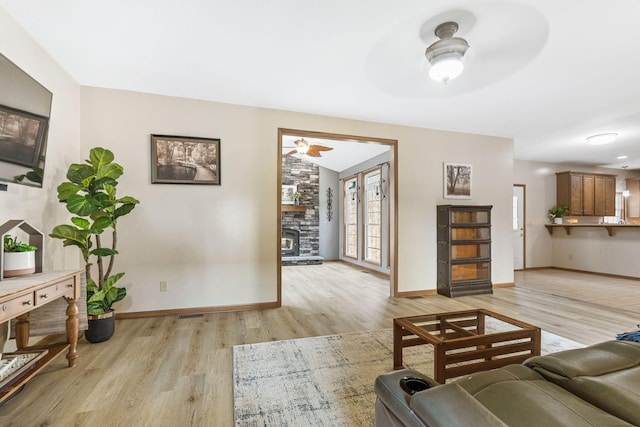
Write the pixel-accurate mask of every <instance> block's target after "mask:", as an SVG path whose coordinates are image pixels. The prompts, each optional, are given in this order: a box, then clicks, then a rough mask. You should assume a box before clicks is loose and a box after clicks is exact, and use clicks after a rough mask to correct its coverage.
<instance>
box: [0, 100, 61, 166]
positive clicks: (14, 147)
mask: <svg viewBox="0 0 640 427" xmlns="http://www.w3.org/2000/svg"><path fill="white" fill-rule="evenodd" d="M48 124H49V119H47V118H46V117H43V116H38V115H36V114H31V113H28V112H26V111H22V110H16V109H15V108H11V107H7V106H4V105H0V160H3V161H5V162H9V163H13V164H16V165H22V166H28V167H30V168H36V167H38V163H39V162H40V155H41V154H42V147H43V141H44V139H45V137H46V135H47V127H48Z"/></svg>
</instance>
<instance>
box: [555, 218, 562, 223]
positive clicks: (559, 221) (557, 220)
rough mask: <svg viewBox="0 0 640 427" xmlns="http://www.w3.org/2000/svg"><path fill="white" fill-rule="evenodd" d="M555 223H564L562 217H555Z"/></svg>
mask: <svg viewBox="0 0 640 427" xmlns="http://www.w3.org/2000/svg"><path fill="white" fill-rule="evenodd" d="M553 223H554V224H562V218H553Z"/></svg>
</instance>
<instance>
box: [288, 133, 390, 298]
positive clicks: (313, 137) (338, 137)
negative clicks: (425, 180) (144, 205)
mask: <svg viewBox="0 0 640 427" xmlns="http://www.w3.org/2000/svg"><path fill="white" fill-rule="evenodd" d="M300 140H303V141H302V142H300ZM397 143H398V141H397V140H393V139H384V138H371V137H362V136H354V135H344V134H332V133H325V132H314V131H305V130H297V129H283V128H279V129H278V173H277V176H278V183H277V197H278V203H277V206H278V212H277V218H278V223H277V230H278V231H277V233H276V236H277V242H276V243H277V245H278V249H277V250H278V252H277V254H278V255H277V260H278V261H277V262H278V266H277V281H278V283H277V293H278V295H277V303H278V305H281V304H282V268H283V242H284V240H283V239H285V237H287V236H285V235H284V234H283V226H286V228H296V224H295V221H292V219H291V218H292V217H295V216H298V217H301V223H302V224H304V225H305V226H306V225H308V224H309V221H308V219H309V216H308V215H307V212H309V211H311V213H312V214H314V215H318V217H319V220H315V221H318V222H320V221H323V222H324V223H325V224H326V223H327V222H328V221H333V225H335V224H340V225H342V226H343V225H344V224H343V223H342V220H343V212H342V208H343V206H344V202H343V200H342V199H341V198H342V197H343V188H342V184H343V183H344V181H345V180H344V179H343V178H340V179H339V180H337V181H335V182H337V183H339V184H338V185H335V183H334V185H331V186H329V187H327V186H320V185H318V186H317V187H318V190H314V191H316V194H314V195H313V197H315V199H314V200H316V202H315V203H317V200H318V197H320V198H322V202H321V203H320V206H319V207H317V208H316V206H315V205H314V206H313V207H312V208H311V209H310V206H308V205H309V202H307V200H309V199H308V197H309V194H308V191H307V189H308V186H303V185H302V184H301V186H300V188H298V186H297V184H295V183H294V182H290V181H291V180H290V179H289V178H287V179H286V180H285V181H287V182H284V181H283V173H284V169H285V166H286V168H287V169H288V168H289V166H288V164H286V165H285V166H283V164H285V161H283V159H285V160H286V159H287V158H288V157H289V156H291V157H296V158H298V159H301V160H302V161H303V162H304V161H306V162H309V163H314V164H316V165H321V164H323V163H322V160H321V159H324V158H327V159H330V158H331V157H329V155H330V154H331V155H332V156H334V157H333V159H334V160H335V159H337V156H341V160H342V161H346V162H349V161H350V162H351V163H354V161H355V160H354V157H355V155H354V153H355V151H349V150H351V149H352V148H354V147H355V148H362V149H363V151H367V150H366V149H368V151H369V152H368V153H365V154H364V155H365V156H367V155H372V156H373V157H372V158H373V160H372V161H375V159H376V157H375V154H370V152H373V153H375V152H376V149H377V152H378V153H380V152H382V151H384V152H388V161H385V162H384V164H383V165H376V168H377V169H376V170H378V169H380V170H381V171H382V170H383V171H384V175H383V174H382V173H380V174H377V175H376V174H375V173H373V174H372V173H371V171H370V170H367V171H365V172H364V173H363V174H362V175H363V176H364V177H365V180H366V178H368V184H367V183H366V182H365V185H366V186H367V188H368V189H369V194H370V195H369V196H368V197H369V198H371V199H372V200H373V199H375V198H376V197H377V198H380V195H381V194H383V196H384V198H386V199H387V201H388V203H387V205H388V208H387V209H385V218H384V222H385V224H383V226H384V229H385V230H388V231H385V233H386V235H385V239H384V242H385V243H384V246H385V247H384V251H382V250H380V252H381V253H382V252H384V256H382V255H380V256H378V258H380V261H379V264H382V265H384V267H385V268H388V272H389V295H390V296H397V293H398V283H397V263H398V261H397V255H396V253H397V235H398V233H397V228H398V225H397V217H398V215H397V182H398V179H397ZM299 146H300V147H303V150H301V151H302V152H296V147H299ZM292 147H293V149H292ZM308 147H309V148H308ZM307 148H308V149H309V150H314V151H313V152H306V151H305V150H307ZM334 148H335V149H334ZM347 151H349V154H346V152H347ZM315 154H320V156H316V155H315ZM298 162H300V161H298ZM363 163H364V162H363ZM344 167H345V164H340V165H339V166H335V167H334V169H333V170H337V169H341V168H344ZM320 169H322V167H320ZM370 169H371V168H370ZM316 170H317V169H316ZM345 170H348V167H347V169H345ZM287 172H288V173H290V172H289V171H287ZM320 172H322V170H321V171H320ZM295 173H296V174H297V173H299V172H298V171H296V172H295ZM316 174H318V175H321V173H317V172H315V171H312V172H310V176H312V179H316ZM336 176H337V174H336ZM376 179H377V180H378V181H377V184H378V185H377V186H376V182H374V181H375V180H376ZM296 182H304V184H305V185H306V183H307V181H304V180H299V179H298V180H297V181H296ZM365 185H363V186H362V188H363V189H364V187H365ZM320 187H323V188H320ZM301 189H302V190H303V191H299V190H301ZM376 192H377V193H376ZM385 193H386V194H385ZM361 194H365V193H364V190H363V193H361ZM376 200H377V199H376ZM360 202H362V200H360ZM369 206H370V207H369V211H368V212H369V217H368V218H373V217H374V215H373V213H374V212H373V207H372V206H373V204H369ZM316 210H317V211H319V212H315V211H316ZM283 213H284V214H285V215H283ZM285 216H286V218H285ZM380 217H381V216H380ZM374 226H379V224H374V223H373V222H371V221H370V222H367V227H368V228H367V227H365V228H364V229H363V232H362V235H363V236H368V239H365V237H362V238H361V241H359V243H358V247H361V248H363V253H364V254H366V255H367V257H369V258H371V257H372V254H374V255H373V256H377V255H376V253H375V248H373V249H372V246H371V241H373V239H372V238H371V230H374ZM301 228H303V230H302V231H301V237H300V243H299V245H300V250H299V253H300V254H301V255H303V254H305V245H306V243H305V240H304V234H305V230H304V227H301ZM309 228H312V229H317V228H319V224H312V225H311V227H309ZM338 229H339V231H338V233H340V234H339V236H340V238H339V239H338V240H339V241H340V243H339V242H338V241H335V242H333V243H331V244H332V245H338V246H337V250H338V251H342V249H343V248H344V244H345V239H343V236H344V234H343V231H342V230H343V227H338ZM367 233H368V234H367ZM287 239H289V237H287ZM314 239H316V237H315V235H312V237H311V241H312V242H313V241H314ZM316 240H320V238H317V239H316ZM329 240H331V239H329ZM288 241H289V240H287V242H288ZM367 242H368V244H367ZM317 246H318V245H317V244H316V245H315V246H314V244H313V243H312V246H311V250H312V251H314V250H315V249H316V248H317ZM378 249H382V248H378ZM287 255H288V254H287ZM311 255H312V257H311V258H313V256H314V255H316V254H315V252H314V253H312V254H311ZM341 256H342V252H341V253H340V256H338V257H335V258H336V259H338V258H340V257H341ZM319 258H322V257H319ZM331 258H334V257H331ZM285 259H287V265H288V259H289V258H288V257H287V256H286V255H285ZM376 259H377V258H376ZM364 262H365V263H369V265H373V264H375V263H373V264H372V263H371V261H370V260H364ZM363 268H367V267H366V266H363ZM374 268H375V265H374Z"/></svg>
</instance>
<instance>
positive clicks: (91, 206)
mask: <svg viewBox="0 0 640 427" xmlns="http://www.w3.org/2000/svg"><path fill="white" fill-rule="evenodd" d="M99 206H100V205H99V204H98V203H97V201H96V199H95V198H94V197H91V196H81V195H79V194H74V195H72V196H70V197H69V198H68V199H67V210H68V211H69V212H71V213H73V214H76V215H79V216H89V215H91V213H92V212H94V211H95V210H96V209H98V208H99Z"/></svg>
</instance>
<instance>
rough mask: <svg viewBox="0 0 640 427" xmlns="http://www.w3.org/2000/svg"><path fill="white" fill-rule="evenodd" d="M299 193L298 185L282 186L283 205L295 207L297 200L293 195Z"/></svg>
mask: <svg viewBox="0 0 640 427" xmlns="http://www.w3.org/2000/svg"><path fill="white" fill-rule="evenodd" d="M297 191H298V186H297V185H283V186H282V204H283V205H293V204H295V199H294V198H293V195H294V194H295V193H296V192H297Z"/></svg>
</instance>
